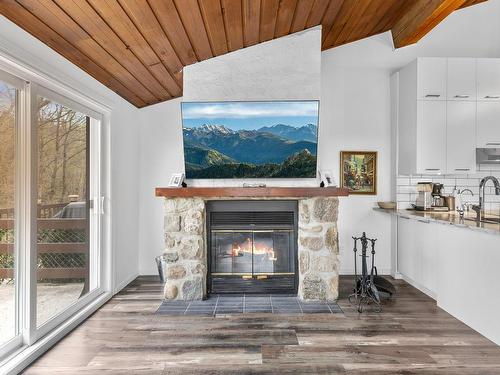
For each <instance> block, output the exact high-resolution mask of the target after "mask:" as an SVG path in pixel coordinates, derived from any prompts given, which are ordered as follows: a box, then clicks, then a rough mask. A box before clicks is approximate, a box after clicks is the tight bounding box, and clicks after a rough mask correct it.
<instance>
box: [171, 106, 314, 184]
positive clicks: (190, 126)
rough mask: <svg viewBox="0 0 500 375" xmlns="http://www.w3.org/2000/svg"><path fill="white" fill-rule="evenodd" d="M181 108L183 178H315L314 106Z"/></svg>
mask: <svg viewBox="0 0 500 375" xmlns="http://www.w3.org/2000/svg"><path fill="white" fill-rule="evenodd" d="M181 107H182V123H183V138H184V163H185V169H186V178H188V179H216V178H315V177H316V169H317V168H316V164H317V162H316V154H317V146H318V116H319V101H317V100H309V101H268V102H183V103H182V104H181Z"/></svg>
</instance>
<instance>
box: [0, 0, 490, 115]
mask: <svg viewBox="0 0 500 375" xmlns="http://www.w3.org/2000/svg"><path fill="white" fill-rule="evenodd" d="M483 1H485V0H0V13H1V14H3V15H4V16H5V17H7V18H8V19H10V20H11V21H13V22H14V23H16V24H17V25H18V26H20V27H22V28H23V29H24V30H26V31H27V32H29V33H31V34H32V35H33V36H35V37H36V38H38V39H39V40H41V41H42V42H44V43H45V44H47V45H48V46H50V47H51V48H53V49H54V50H55V51H57V52H58V53H60V54H61V55H62V56H64V57H65V58H67V59H68V60H70V61H71V62H73V63H74V64H76V65H77V66H79V67H80V68H81V69H83V70H85V71H86V72H87V73H89V74H90V75H92V76H93V77H94V78H96V79H97V80H98V81H100V82H101V83H103V84H104V85H106V86H107V87H109V88H110V89H111V90H113V91H115V92H116V93H118V94H119V95H121V96H122V97H123V98H125V99H126V100H128V101H129V102H131V103H132V104H134V105H135V106H137V107H145V106H147V105H150V104H155V103H158V102H162V101H165V100H169V99H172V98H176V97H179V96H181V95H182V68H183V67H184V66H186V65H189V64H193V63H196V62H198V61H203V60H206V59H209V58H211V57H214V56H219V55H223V54H225V53H228V52H232V51H236V50H238V49H241V48H245V47H248V46H252V45H254V44H258V43H261V42H265V41H268V40H271V39H275V38H279V37H281V36H284V35H288V34H291V33H294V32H297V31H301V30H304V29H307V28H310V27H313V26H317V25H320V24H321V25H322V30H323V36H322V49H323V50H327V49H329V48H333V47H337V46H340V45H342V44H345V43H349V42H353V41H356V40H359V39H362V38H366V37H368V36H371V35H375V34H378V33H382V32H385V31H388V30H392V34H393V38H394V45H395V46H396V47H397V48H399V47H403V46H406V45H409V44H412V43H415V42H417V41H418V40H419V39H420V38H422V37H423V36H424V35H425V34H426V33H428V32H429V31H430V30H431V29H432V28H433V27H434V26H436V25H437V24H438V23H439V22H441V21H442V20H443V19H444V18H445V17H447V16H448V15H449V14H450V13H452V12H453V11H455V10H456V9H459V8H463V7H466V6H470V5H474V4H477V3H480V2H483Z"/></svg>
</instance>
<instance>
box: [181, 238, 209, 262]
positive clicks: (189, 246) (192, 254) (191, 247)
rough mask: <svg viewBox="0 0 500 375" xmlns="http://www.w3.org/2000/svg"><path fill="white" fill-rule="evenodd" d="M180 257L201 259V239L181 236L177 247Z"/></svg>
mask: <svg viewBox="0 0 500 375" xmlns="http://www.w3.org/2000/svg"><path fill="white" fill-rule="evenodd" d="M179 253H180V256H181V258H182V259H201V257H202V255H203V241H202V240H201V239H193V238H183V239H182V241H181V245H180V247H179Z"/></svg>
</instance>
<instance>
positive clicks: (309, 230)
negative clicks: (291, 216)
mask: <svg viewBox="0 0 500 375" xmlns="http://www.w3.org/2000/svg"><path fill="white" fill-rule="evenodd" d="M299 231H300V232H305V233H321V232H322V231H323V227H322V226H321V225H314V226H302V225H301V226H299Z"/></svg>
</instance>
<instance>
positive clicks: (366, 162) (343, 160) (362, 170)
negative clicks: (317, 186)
mask: <svg viewBox="0 0 500 375" xmlns="http://www.w3.org/2000/svg"><path fill="white" fill-rule="evenodd" d="M340 187H343V188H347V189H349V194H366V195H376V194H377V153H376V152H373V151H341V152H340Z"/></svg>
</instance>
